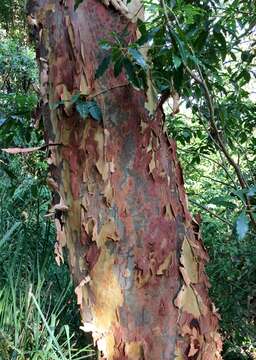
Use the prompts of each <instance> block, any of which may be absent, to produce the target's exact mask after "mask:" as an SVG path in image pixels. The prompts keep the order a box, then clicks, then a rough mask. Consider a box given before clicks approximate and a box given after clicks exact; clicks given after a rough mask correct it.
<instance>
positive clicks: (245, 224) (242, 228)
mask: <svg viewBox="0 0 256 360" xmlns="http://www.w3.org/2000/svg"><path fill="white" fill-rule="evenodd" d="M248 230H249V220H248V217H247V216H246V214H245V213H244V212H242V213H241V214H240V215H239V216H238V218H237V220H236V232H237V235H238V239H239V240H242V239H243V238H244V237H245V235H246V234H247V232H248Z"/></svg>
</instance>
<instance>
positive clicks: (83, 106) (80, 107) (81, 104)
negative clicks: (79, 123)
mask: <svg viewBox="0 0 256 360" xmlns="http://www.w3.org/2000/svg"><path fill="white" fill-rule="evenodd" d="M76 110H77V112H78V113H79V115H80V116H81V118H82V119H84V120H85V119H87V118H88V116H89V108H88V103H87V102H86V101H82V100H79V101H77V102H76Z"/></svg>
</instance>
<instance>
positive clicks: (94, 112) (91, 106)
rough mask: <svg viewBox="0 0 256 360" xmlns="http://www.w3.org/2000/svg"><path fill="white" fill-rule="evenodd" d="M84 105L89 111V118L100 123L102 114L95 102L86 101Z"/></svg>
mask: <svg viewBox="0 0 256 360" xmlns="http://www.w3.org/2000/svg"><path fill="white" fill-rule="evenodd" d="M86 104H87V107H88V111H89V114H90V115H91V117H92V118H93V119H94V120H96V121H101V120H102V113H101V110H100V107H99V105H98V104H97V103H96V101H87V103H86Z"/></svg>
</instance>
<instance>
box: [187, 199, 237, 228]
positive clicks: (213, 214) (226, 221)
mask: <svg viewBox="0 0 256 360" xmlns="http://www.w3.org/2000/svg"><path fill="white" fill-rule="evenodd" d="M189 202H191V203H192V204H194V205H196V206H198V207H199V208H201V209H203V210H205V211H207V212H208V213H209V214H210V215H212V216H213V217H215V218H217V219H219V220H220V221H222V222H223V223H224V224H227V225H229V226H230V227H232V226H233V224H232V223H231V222H229V221H228V220H225V219H222V217H220V216H219V215H217V214H215V213H214V212H213V211H211V210H209V209H207V207H205V206H204V205H201V204H198V203H197V202H196V201H194V200H191V199H189Z"/></svg>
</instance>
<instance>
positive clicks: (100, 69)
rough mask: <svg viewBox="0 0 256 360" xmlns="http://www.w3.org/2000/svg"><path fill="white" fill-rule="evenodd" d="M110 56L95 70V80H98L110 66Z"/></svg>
mask: <svg viewBox="0 0 256 360" xmlns="http://www.w3.org/2000/svg"><path fill="white" fill-rule="evenodd" d="M110 60H111V56H110V55H109V56H107V57H105V58H104V59H103V60H102V62H101V63H100V65H99V67H98V69H97V70H96V74H95V78H96V79H98V78H99V77H101V76H102V75H103V74H104V73H105V71H106V70H107V68H108V66H109V64H110Z"/></svg>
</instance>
